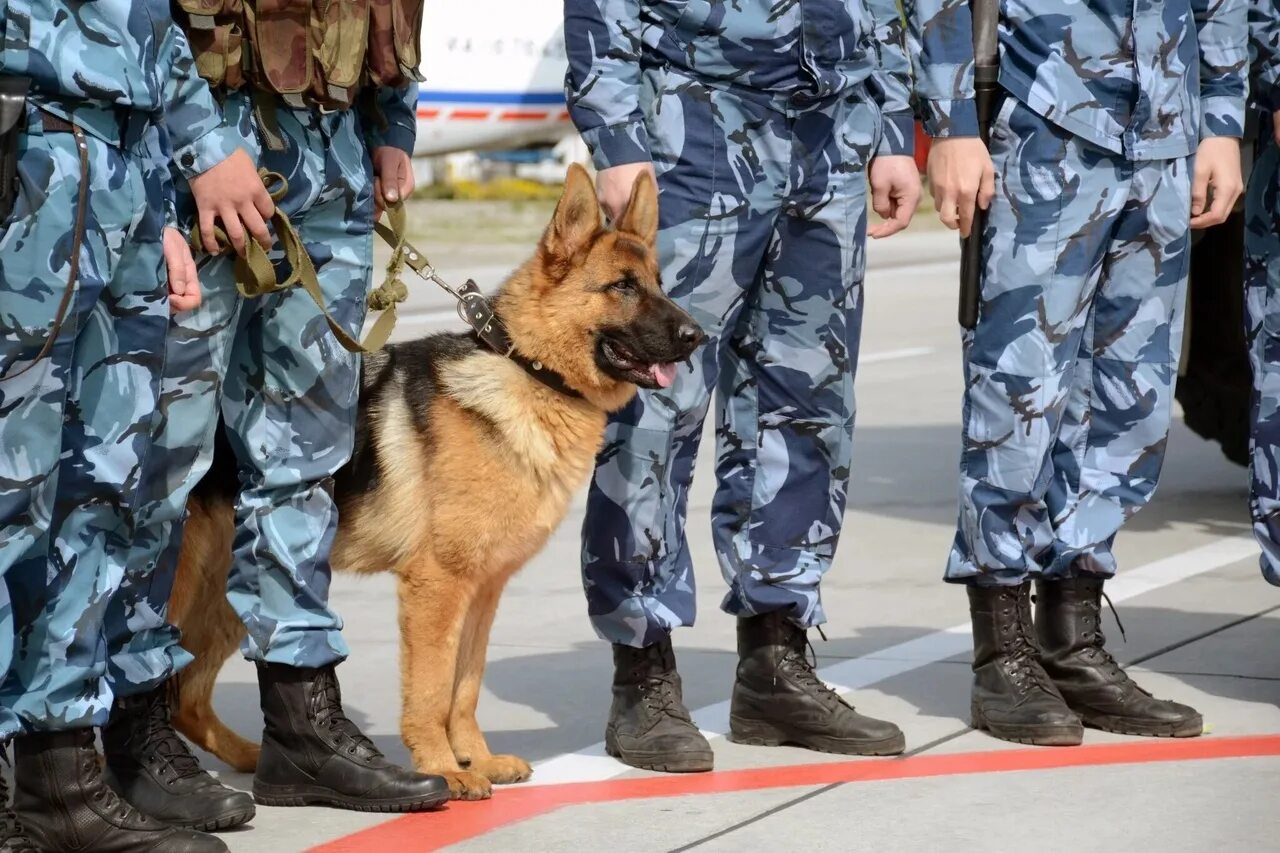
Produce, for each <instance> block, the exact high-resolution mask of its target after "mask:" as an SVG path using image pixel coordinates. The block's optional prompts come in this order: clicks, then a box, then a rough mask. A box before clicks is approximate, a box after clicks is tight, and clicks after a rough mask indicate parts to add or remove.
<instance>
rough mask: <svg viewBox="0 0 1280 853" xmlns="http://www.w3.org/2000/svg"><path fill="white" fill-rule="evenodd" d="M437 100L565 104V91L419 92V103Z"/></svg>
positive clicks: (426, 90)
mask: <svg viewBox="0 0 1280 853" xmlns="http://www.w3.org/2000/svg"><path fill="white" fill-rule="evenodd" d="M424 101H435V102H436V103H444V104H527V105H530V106H532V105H539V106H548V107H554V106H564V93H563V92H457V91H454V92H444V91H440V90H432V89H424V90H421V91H419V92H418V103H423V102H424Z"/></svg>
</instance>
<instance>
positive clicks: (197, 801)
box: [102, 681, 254, 832]
mask: <svg viewBox="0 0 1280 853" xmlns="http://www.w3.org/2000/svg"><path fill="white" fill-rule="evenodd" d="M170 685H176V682H174V681H170V682H169V683H168V684H164V685H161V686H159V687H157V688H156V689H154V690H152V691H151V692H150V693H144V694H142V695H140V696H128V697H124V698H118V699H116V703H115V706H114V707H113V708H112V709H111V719H110V721H109V722H108V723H107V725H106V727H105V728H103V730H102V749H103V752H104V753H106V759H107V767H106V772H105V773H104V774H103V775H104V777H105V778H106V781H107V784H108V785H110V786H111V787H112V788H113V789H115V792H116V793H117V794H119V795H120V796H122V797H124V798H125V799H126V800H128V801H129V804H130V805H132V806H133V807H134V808H136V809H138V810H139V811H141V812H142V813H143V814H146V815H148V816H149V817H153V818H155V819H156V820H159V821H163V822H164V823H167V824H169V825H171V826H185V827H187V828H189V829H199V830H203V831H205V832H217V831H218V830H220V829H230V828H231V827H233V826H240V825H241V824H244V823H248V822H249V821H250V820H252V819H253V814H254V806H253V797H251V796H250V795H249V794H246V793H244V792H243V791H236V790H233V789H231V788H228V787H227V786H225V785H223V784H221V783H220V782H218V780H216V779H214V778H213V777H212V776H210V775H209V774H208V773H206V772H205V771H204V770H202V769H201V768H200V762H199V761H198V760H196V757H195V755H193V754H192V752H191V750H190V748H188V747H187V744H186V741H184V740H183V739H182V738H180V737H178V733H177V732H176V731H174V729H173V723H172V722H171V721H170V709H169V703H170V701H171V699H172V695H171V689H172V688H171V687H170Z"/></svg>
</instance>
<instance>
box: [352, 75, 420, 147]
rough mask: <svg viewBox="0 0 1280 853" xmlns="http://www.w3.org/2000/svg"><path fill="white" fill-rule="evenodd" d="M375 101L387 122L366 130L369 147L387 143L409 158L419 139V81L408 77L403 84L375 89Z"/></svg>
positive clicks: (366, 140) (381, 145)
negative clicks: (416, 81) (376, 91)
mask: <svg viewBox="0 0 1280 853" xmlns="http://www.w3.org/2000/svg"><path fill="white" fill-rule="evenodd" d="M377 101H378V111H379V112H380V113H382V118H383V119H385V120H386V123H387V124H386V127H372V128H370V129H369V130H368V131H366V132H365V142H366V144H368V146H369V150H370V151H372V150H373V149H375V148H382V147H383V146H386V145H390V146H392V147H394V148H399V149H400V150H401V151H403V152H404V153H406V154H408V155H409V156H410V157H412V156H413V146H414V143H415V142H416V141H417V139H418V84H417V83H415V82H413V81H412V80H411V81H409V83H407V84H406V85H404V86H396V87H394V88H392V87H389V86H384V87H383V88H381V89H379V90H378V97H377Z"/></svg>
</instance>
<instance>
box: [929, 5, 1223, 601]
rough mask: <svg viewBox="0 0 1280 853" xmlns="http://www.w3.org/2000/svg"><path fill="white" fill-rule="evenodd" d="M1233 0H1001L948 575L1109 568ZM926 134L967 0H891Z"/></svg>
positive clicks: (1213, 124)
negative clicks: (977, 291)
mask: <svg viewBox="0 0 1280 853" xmlns="http://www.w3.org/2000/svg"><path fill="white" fill-rule="evenodd" d="M1244 4H1245V0H1126V2H1119V0H1107V2H1102V0H1098V2H1088V3H1073V4H1065V3H1062V2H1059V0H1005V2H1003V3H1001V9H1002V13H1001V22H1000V31H999V36H1000V83H1001V86H1002V87H1003V89H1004V90H1005V93H1006V95H1005V98H1004V101H1003V106H1002V108H1001V109H1000V112H999V115H998V117H997V119H996V121H995V122H994V124H993V128H992V131H991V156H992V160H993V161H994V164H995V173H996V193H995V199H994V201H993V202H992V204H991V208H990V212H989V216H988V219H987V223H986V229H985V231H984V232H983V234H982V240H983V242H984V244H985V248H984V257H985V269H984V278H983V283H982V292H981V307H980V314H979V321H978V325H977V328H976V329H975V330H973V331H972V332H971V333H966V335H965V339H964V362H965V396H964V423H963V430H964V444H963V449H962V457H961V464H960V468H961V493H962V497H961V504H960V513H959V522H958V525H957V532H956V537H955V543H954V546H953V547H952V550H951V555H950V559H949V561H948V564H947V568H946V577H947V579H948V580H951V581H971V582H978V583H982V584H1019V583H1022V582H1023V581H1025V580H1026V579H1027V577H1028V576H1029V575H1041V574H1043V575H1046V576H1053V577H1066V576H1072V575H1074V574H1075V573H1078V572H1079V573H1086V574H1092V575H1102V576H1109V575H1111V574H1112V573H1113V572H1114V571H1115V568H1116V562H1115V558H1114V556H1113V555H1112V552H1111V544H1112V540H1113V539H1114V537H1115V534H1116V532H1117V531H1118V530H1119V529H1120V527H1121V525H1122V524H1123V523H1124V521H1125V519H1127V518H1129V517H1130V516H1132V515H1133V514H1134V513H1136V512H1137V511H1138V510H1139V509H1141V508H1142V506H1144V505H1145V504H1146V503H1147V501H1148V500H1149V499H1150V497H1151V495H1152V493H1153V491H1154V490H1155V487H1156V482H1157V480H1158V479H1159V474H1160V467H1161V464H1162V462H1163V458H1164V450H1165V444H1166V441H1167V437H1168V429H1169V420H1170V407H1171V405H1172V402H1173V384H1174V381H1175V379H1176V376H1177V367H1178V357H1179V349H1180V346H1181V342H1182V319H1183V305H1184V299H1185V295H1184V293H1185V286H1186V276H1187V264H1188V257H1189V256H1188V248H1189V244H1190V231H1189V228H1190V226H1189V220H1190V206H1191V198H1190V197H1191V178H1192V174H1191V172H1192V155H1193V154H1194V153H1195V151H1196V149H1197V147H1198V145H1199V143H1200V141H1201V140H1202V139H1204V138H1206V137H1209V136H1231V137H1239V136H1241V135H1242V133H1243V124H1244V97H1245V85H1246V80H1245V65H1246V62H1245V5H1244ZM907 16H908V25H909V27H910V30H911V39H912V48H913V50H912V54H913V56H914V57H915V60H916V77H917V94H918V96H919V98H920V101H921V106H922V109H923V111H924V114H925V128H926V130H927V131H928V132H929V133H930V134H931V135H932V136H935V137H951V136H973V135H976V134H977V130H978V128H977V118H976V111H975V109H974V100H973V51H972V22H971V18H970V14H969V5H968V2H967V0H915V2H908V3H907Z"/></svg>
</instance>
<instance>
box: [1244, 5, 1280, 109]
mask: <svg viewBox="0 0 1280 853" xmlns="http://www.w3.org/2000/svg"><path fill="white" fill-rule="evenodd" d="M1249 48H1250V53H1251V55H1252V59H1253V80H1252V93H1253V102H1254V103H1255V104H1257V105H1258V106H1259V107H1261V108H1262V109H1264V110H1267V111H1268V112H1277V111H1280V0H1249Z"/></svg>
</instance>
